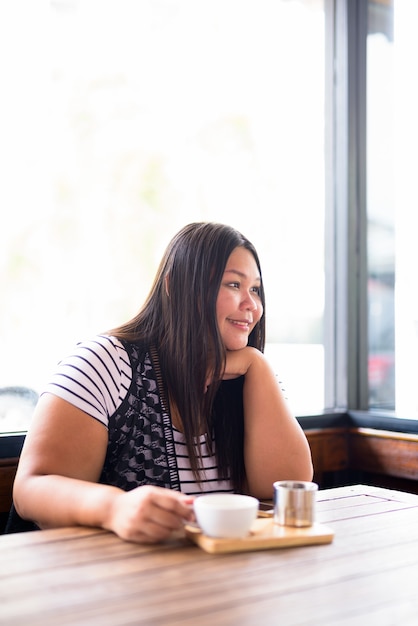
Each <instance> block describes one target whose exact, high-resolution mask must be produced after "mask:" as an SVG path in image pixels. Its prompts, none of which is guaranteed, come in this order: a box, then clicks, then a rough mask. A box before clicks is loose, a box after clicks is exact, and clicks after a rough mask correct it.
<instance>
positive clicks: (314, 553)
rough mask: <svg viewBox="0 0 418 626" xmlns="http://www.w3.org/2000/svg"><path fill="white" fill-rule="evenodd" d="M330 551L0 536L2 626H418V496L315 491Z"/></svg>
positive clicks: (95, 534)
mask: <svg viewBox="0 0 418 626" xmlns="http://www.w3.org/2000/svg"><path fill="white" fill-rule="evenodd" d="M317 509H318V515H317V518H318V521H319V522H321V523H323V524H326V525H327V526H330V527H331V528H332V529H333V530H334V531H335V536H334V539H333V541H332V542H331V543H328V544H326V545H325V544H324V545H314V546H303V547H293V548H279V549H277V548H276V549H271V550H263V551H254V552H239V553H231V554H209V553H207V552H205V551H203V550H202V549H200V548H199V547H197V546H196V545H194V544H192V543H191V542H190V541H189V540H187V539H185V538H180V539H176V540H174V541H171V542H169V543H167V544H164V545H158V546H141V545H135V544H131V543H127V542H123V541H121V540H120V539H118V538H117V537H116V536H114V535H113V534H111V533H108V532H105V531H100V530H95V529H87V528H66V529H57V530H49V531H42V532H32V533H22V534H16V535H8V536H2V537H0V624H2V625H3V624H4V625H7V626H11V625H13V626H15V625H16V624H25V625H26V624H30V625H31V626H36V625H38V624H39V625H41V624H42V626H48V625H51V626H57V625H65V624H71V625H76V626H82V625H84V624H88V625H89V626H91V625H96V624H97V625H100V626H106V625H111V626H115V625H117V626H122V625H124V624H135V625H137V624H147V625H156V624H159V625H164V626H174V625H182V626H184V625H186V626H187V625H189V626H201V625H204V626H206V625H208V626H209V625H210V626H215V625H216V626H217V625H234V626H235V625H238V624H239V625H240V626H260V625H263V624H269V625H270V624H272V625H275V624H278V625H279V624H280V625H282V626H290V625H293V624H298V625H301V624H306V625H310V626H311V625H315V626H316V625H320V626H324V625H332V626H335V625H336V624H344V625H347V624H359V625H361V626H372V625H374V624H379V626H384V625H389V624H390V625H396V626H398V625H400V624H402V626H404V625H405V624H414V626H415V625H416V624H418V496H416V495H412V494H406V493H401V492H397V491H391V490H389V489H382V488H376V487H367V486H364V485H356V486H353V487H341V488H337V489H329V490H323V491H319V492H318V506H317Z"/></svg>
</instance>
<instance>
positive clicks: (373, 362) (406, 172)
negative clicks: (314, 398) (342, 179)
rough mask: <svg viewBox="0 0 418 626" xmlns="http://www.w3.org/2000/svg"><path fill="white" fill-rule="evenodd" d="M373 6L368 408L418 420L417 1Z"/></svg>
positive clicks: (369, 114)
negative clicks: (416, 223) (417, 232)
mask: <svg viewBox="0 0 418 626" xmlns="http://www.w3.org/2000/svg"><path fill="white" fill-rule="evenodd" d="M368 4H369V11H368V15H369V27H368V37H367V70H368V78H367V80H368V89H367V97H368V104H367V128H368V132H367V150H368V159H367V186H368V195H367V216H368V300H369V406H370V408H387V409H396V414H397V415H398V416H399V417H417V415H418V400H417V394H416V391H415V387H416V380H417V372H418V290H417V289H416V287H415V285H416V268H417V267H418V254H417V245H416V242H415V232H414V231H415V229H414V226H413V223H414V222H413V217H412V216H413V215H414V212H415V211H416V207H417V206H418V202H417V201H418V197H417V190H416V184H415V182H414V180H415V173H414V167H415V165H416V150H417V148H416V146H417V145H418V125H417V121H416V110H417V104H418V96H417V94H416V89H415V79H414V64H415V59H416V58H417V53H418V45H417V40H416V32H415V30H416V24H417V19H418V6H417V3H416V2H414V1H413V0H402V1H400V0H394V1H393V2H392V1H391V2H372V1H370V2H369V3H368ZM411 220H412V221H411Z"/></svg>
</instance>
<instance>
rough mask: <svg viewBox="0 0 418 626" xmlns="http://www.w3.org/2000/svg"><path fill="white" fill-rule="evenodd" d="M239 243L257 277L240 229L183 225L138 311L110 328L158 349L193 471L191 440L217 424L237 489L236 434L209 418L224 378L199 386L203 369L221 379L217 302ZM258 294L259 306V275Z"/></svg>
mask: <svg viewBox="0 0 418 626" xmlns="http://www.w3.org/2000/svg"><path fill="white" fill-rule="evenodd" d="M237 247H243V248H246V249H247V250H248V251H249V252H251V254H252V255H253V257H254V259H255V262H256V264H257V268H258V271H259V273H260V277H261V268H260V262H259V258H258V255H257V252H256V250H255V248H254V246H253V245H252V243H251V242H250V241H249V240H248V239H247V238H246V237H244V236H243V235H242V234H241V233H240V232H238V231H237V230H235V229H234V228H231V227H230V226H226V225H224V224H217V223H212V222H196V223H192V224H189V225H187V226H185V227H184V228H183V229H182V230H180V232H178V233H177V235H175V236H174V237H173V239H172V240H171V242H170V243H169V245H168V247H167V249H166V251H165V253H164V255H163V258H162V260H161V263H160V266H159V268H158V270H157V274H156V276H155V279H154V283H153V285H152V288H151V291H150V293H149V295H148V297H147V299H146V301H145V303H144V305H143V307H142V308H141V310H140V311H139V313H138V314H137V315H136V316H135V317H134V318H133V319H132V320H130V321H129V322H127V323H126V324H123V325H122V326H120V327H118V328H116V329H113V330H112V331H110V333H111V334H112V335H114V336H116V337H118V338H120V339H124V340H127V341H130V342H145V343H146V344H147V345H154V346H155V347H156V349H157V352H158V356H159V361H160V367H161V373H162V376H163V380H164V383H165V386H166V392H167V395H168V397H169V398H170V400H171V401H172V402H174V403H175V405H176V406H177V409H178V411H179V414H180V416H181V420H182V424H183V428H184V436H185V439H186V443H187V448H188V452H189V457H190V463H191V468H192V470H193V473H194V474H195V477H196V478H197V479H198V480H199V479H200V472H199V469H200V468H201V458H200V457H199V456H196V452H195V445H196V440H195V438H196V437H198V435H199V434H201V433H202V432H203V433H208V435H209V437H208V439H209V440H210V435H211V433H213V432H214V430H215V439H216V455H217V460H218V466H219V470H220V472H221V471H227V472H229V473H230V474H231V478H232V480H233V483H234V484H235V486H236V487H238V484H241V483H242V481H243V460H242V458H241V460H237V461H236V462H235V461H232V465H233V466H241V469H234V467H231V458H232V457H231V454H232V451H231V450H230V449H228V448H229V446H230V442H231V441H234V438H233V433H232V432H231V433H228V428H230V426H229V425H228V420H219V419H217V420H216V421H217V423H216V424H215V425H214V423H213V421H214V418H213V413H214V410H213V409H214V403H215V398H216V396H217V394H218V391H219V387H220V384H221V383H220V382H218V383H213V384H211V385H210V386H209V387H208V388H207V391H206V393H204V390H205V386H206V380H207V375H208V368H209V367H210V368H211V371H213V380H214V381H221V379H222V372H223V369H224V367H225V359H226V351H225V346H224V343H223V341H222V337H221V335H220V332H219V329H218V324H217V316H216V301H217V297H218V292H219V288H220V285H221V281H222V277H223V273H224V270H225V266H226V263H227V261H228V258H229V256H230V254H231V253H232V251H233V250H234V249H235V248H237ZM260 299H261V302H262V305H263V308H264V307H265V300H264V290H263V284H262V281H261V285H260ZM264 310H265V308H264ZM264 343H265V316H264V314H263V315H262V317H261V319H260V321H259V322H258V323H257V324H256V326H255V327H254V328H253V330H252V332H251V334H250V336H249V340H248V345H250V346H253V347H255V348H258V349H259V350H260V351H263V350H264ZM241 395H242V394H241ZM225 402H226V404H228V401H223V403H224V405H225ZM240 412H241V413H242V408H241V410H240ZM241 421H242V422H243V418H242V416H241ZM224 422H225V423H224ZM231 427H232V425H231ZM242 428H243V426H242ZM237 434H238V433H235V435H237ZM238 439H239V437H238ZM208 443H209V441H208ZM240 447H241V448H242V444H241V446H240ZM240 454H242V453H240ZM228 459H229V460H228Z"/></svg>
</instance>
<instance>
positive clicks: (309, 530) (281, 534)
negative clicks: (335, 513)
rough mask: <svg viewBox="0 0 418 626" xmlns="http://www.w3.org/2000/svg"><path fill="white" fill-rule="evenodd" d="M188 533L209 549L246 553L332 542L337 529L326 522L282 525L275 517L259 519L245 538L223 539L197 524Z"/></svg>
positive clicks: (208, 550)
mask: <svg viewBox="0 0 418 626" xmlns="http://www.w3.org/2000/svg"><path fill="white" fill-rule="evenodd" d="M185 531H186V536H187V537H188V538H189V539H191V540H192V541H193V542H194V543H196V544H197V545H198V546H199V547H200V548H202V549H203V550H205V551H206V552H211V553H222V552H244V551H248V550H268V549H271V548H289V547H293V546H307V545H312V544H318V543H331V541H332V540H333V538H334V531H333V530H332V529H331V528H328V527H327V526H323V525H322V524H314V525H313V526H308V527H305V528H294V527H291V526H279V525H278V524H275V523H274V521H273V519H272V518H271V517H270V518H269V519H267V518H265V517H262V518H258V519H256V521H255V522H254V524H253V526H252V528H251V532H250V534H249V535H248V537H244V538H242V539H227V538H225V539H219V538H216V537H208V536H207V535H204V534H203V533H202V532H201V530H200V529H199V528H198V527H197V526H191V525H187V526H186V527H185Z"/></svg>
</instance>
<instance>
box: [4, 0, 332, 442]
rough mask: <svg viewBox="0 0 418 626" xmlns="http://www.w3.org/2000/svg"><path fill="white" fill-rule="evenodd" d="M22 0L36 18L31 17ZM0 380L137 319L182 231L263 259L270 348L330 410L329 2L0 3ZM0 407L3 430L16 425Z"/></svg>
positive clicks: (300, 399)
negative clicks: (237, 236) (245, 240)
mask: <svg viewBox="0 0 418 626" xmlns="http://www.w3.org/2000/svg"><path fill="white" fill-rule="evenodd" d="M22 4H24V11H22V10H21V9H22ZM0 11H1V12H4V14H3V15H2V16H1V17H0V24H2V26H1V27H0V28H2V37H1V38H0V39H1V40H2V44H0V45H3V47H4V49H5V54H2V57H1V58H2V62H3V63H4V62H5V61H4V60H5V59H7V65H5V84H6V89H4V90H3V93H4V95H3V97H2V102H1V105H0V106H1V107H2V115H1V116H0V117H1V122H0V123H2V124H3V127H2V137H3V138H4V139H3V140H2V142H1V144H0V158H1V159H2V162H3V161H4V163H5V168H4V169H3V172H4V174H5V175H4V180H3V182H2V185H1V188H0V202H1V205H2V206H6V207H7V222H5V221H3V223H2V229H1V231H0V245H1V257H0V258H1V269H0V271H1V277H2V307H1V310H0V342H1V345H2V352H1V358H0V387H13V386H23V387H27V388H30V389H32V390H34V391H35V392H39V391H40V390H41V389H42V387H43V385H44V384H45V382H46V380H47V379H48V377H49V375H50V373H51V371H52V370H53V369H54V367H55V363H56V362H57V361H58V360H59V359H60V358H61V357H62V356H63V355H64V354H65V353H67V352H68V351H69V350H71V349H72V347H73V345H74V344H75V343H76V342H77V341H79V340H80V339H83V338H85V337H88V336H90V335H92V334H94V333H96V332H100V331H102V330H106V329H107V328H109V327H112V326H114V325H116V324H119V323H121V322H122V321H124V320H126V319H128V318H129V317H131V316H132V315H133V314H135V313H136V311H137V309H138V308H139V306H140V304H141V303H142V301H143V299H144V297H145V295H146V293H147V292H148V289H149V287H150V285H151V279H152V277H153V274H154V272H155V270H156V266H157V263H158V261H159V258H160V255H161V253H162V250H163V248H164V247H165V245H166V244H167V243H168V240H169V239H170V238H171V236H172V235H173V234H174V233H175V232H176V231H177V230H178V229H179V228H180V227H181V226H183V225H184V224H185V223H187V222H190V221H197V220H213V221H216V220H217V221H223V222H227V223H230V224H231V225H233V226H235V227H237V228H238V229H240V230H241V231H242V232H243V233H244V234H245V235H247V236H248V237H249V238H250V239H251V240H252V241H253V243H254V244H255V245H256V247H257V249H258V250H259V253H260V257H261V262H262V266H263V270H264V279H265V284H266V292H267V315H268V328H267V332H268V346H267V354H268V355H269V356H270V358H271V359H272V361H273V363H274V366H275V368H276V371H277V373H278V375H279V377H280V378H281V379H282V380H283V381H284V384H285V387H286V389H287V394H288V397H289V401H290V403H291V405H292V406H293V408H294V410H295V412H296V413H297V414H299V415H301V414H304V413H312V412H316V411H321V410H322V409H323V406H324V348H323V334H324V205H325V198H324V179H325V167H324V162H325V148H324V131H325V123H324V122H325V118H324V77H325V15H324V6H323V2H322V0H305V1H299V0H290V1H289V0H257V2H255V1H254V0H201V1H199V2H195V0H162V1H161V2H154V1H152V0H82V1H81V0H80V1H78V0H55V1H53V2H51V3H50V4H49V3H46V2H41V3H40V2H37V3H31V2H29V3H25V2H23V3H22V2H21V1H20V2H19V1H18V0H16V2H10V3H8V8H7V9H5V8H4V4H2V5H1V9H0ZM1 411H2V409H1V404H0V430H3V431H5V430H16V429H19V428H24V424H23V425H22V424H18V422H17V421H16V418H15V417H14V416H13V418H8V417H7V416H8V415H9V413H7V411H5V409H4V408H3V414H2V413H1Z"/></svg>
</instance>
